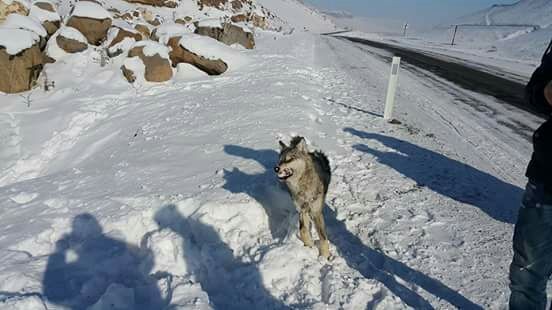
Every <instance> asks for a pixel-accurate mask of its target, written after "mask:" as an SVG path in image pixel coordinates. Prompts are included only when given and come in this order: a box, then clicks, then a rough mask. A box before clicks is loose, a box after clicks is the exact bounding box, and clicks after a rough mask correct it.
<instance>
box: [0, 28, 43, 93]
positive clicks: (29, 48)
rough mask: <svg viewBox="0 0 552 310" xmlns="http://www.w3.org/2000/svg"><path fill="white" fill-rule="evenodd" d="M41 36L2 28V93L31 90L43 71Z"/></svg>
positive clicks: (22, 30) (0, 49)
mask: <svg viewBox="0 0 552 310" xmlns="http://www.w3.org/2000/svg"><path fill="white" fill-rule="evenodd" d="M42 64H43V57H42V52H41V50H40V36H39V35H38V34H36V33H35V32H32V31H29V30H24V29H13V28H0V91H2V92H5V93H17V92H22V91H26V90H29V89H31V87H32V86H33V83H34V82H35V81H36V79H37V78H38V75H39V74H40V71H41V70H42Z"/></svg>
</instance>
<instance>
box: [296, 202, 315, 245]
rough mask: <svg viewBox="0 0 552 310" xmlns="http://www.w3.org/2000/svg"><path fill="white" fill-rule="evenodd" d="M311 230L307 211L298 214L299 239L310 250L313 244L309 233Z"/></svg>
mask: <svg viewBox="0 0 552 310" xmlns="http://www.w3.org/2000/svg"><path fill="white" fill-rule="evenodd" d="M310 228H311V219H310V215H309V212H308V211H301V212H300V213H299V237H300V238H301V241H303V244H305V246H307V247H309V248H312V247H313V246H314V242H312V237H311V233H310V230H311V229H310Z"/></svg>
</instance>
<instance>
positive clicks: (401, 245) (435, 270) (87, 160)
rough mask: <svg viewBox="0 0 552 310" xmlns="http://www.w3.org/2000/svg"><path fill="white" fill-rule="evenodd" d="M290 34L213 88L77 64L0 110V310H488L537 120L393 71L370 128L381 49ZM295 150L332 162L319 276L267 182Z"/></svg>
mask: <svg viewBox="0 0 552 310" xmlns="http://www.w3.org/2000/svg"><path fill="white" fill-rule="evenodd" d="M286 1H288V0H286ZM286 1H282V3H283V4H274V3H276V1H274V2H273V7H272V8H270V7H269V9H275V10H278V9H280V10H281V11H280V14H279V16H281V17H282V16H285V15H286V14H290V13H289V11H286V10H288V9H289V7H290V6H291V7H292V8H293V7H295V6H297V4H296V3H292V4H290V3H287V2H286ZM267 6H268V5H267ZM286 12H287V13H286ZM293 12H294V13H296V11H294V10H293ZM309 14H310V13H309ZM313 14H314V13H313ZM309 16H313V15H309ZM307 22H308V20H307ZM313 23H314V22H313ZM317 23H318V26H316V25H315V24H312V26H311V27H310V28H309V30H312V31H317V30H319V31H323V30H324V29H323V28H325V27H326V26H324V25H325V21H323V20H322V21H321V20H319V21H318V22H317ZM292 25H293V24H292ZM300 26H301V25H300V24H297V25H295V27H297V29H296V31H295V32H294V33H293V35H283V34H281V33H275V32H268V31H257V32H256V36H257V37H256V39H257V48H256V49H255V50H244V49H235V50H233V52H234V53H235V57H236V59H240V62H239V65H238V66H232V67H231V68H230V70H229V71H228V72H226V73H225V74H224V75H221V76H218V77H208V76H205V75H197V74H194V75H189V74H180V75H179V76H178V77H177V78H175V79H173V80H171V81H170V82H166V83H161V84H148V83H147V82H143V83H142V84H140V85H135V86H132V85H131V84H129V83H128V82H126V80H124V78H123V77H122V76H121V73H120V71H119V69H118V68H119V66H120V64H118V63H111V64H108V65H107V66H105V67H100V65H99V63H98V62H97V61H95V59H96V60H97V59H98V58H99V55H96V54H95V53H97V52H95V51H94V50H93V49H90V50H89V51H87V52H86V53H87V54H84V53H81V54H75V55H72V56H69V58H64V60H63V61H58V62H57V63H56V64H54V65H52V66H48V67H47V69H46V70H47V74H48V77H49V79H51V80H53V81H55V88H54V89H53V90H51V91H49V92H44V91H43V90H40V89H35V90H33V91H30V92H27V93H23V94H19V95H0V96H1V97H0V101H1V105H0V309H30V310H34V309H93V310H97V309H163V308H166V309H211V308H213V309H285V308H294V309H406V308H415V309H431V308H437V309H451V308H460V309H481V308H484V309H502V308H504V306H505V305H506V303H507V298H508V293H509V292H508V280H507V273H508V265H509V262H510V259H511V237H512V224H513V223H514V222H515V218H516V213H517V208H518V201H519V198H520V195H521V192H522V187H523V185H524V182H525V178H524V177H523V173H524V168H525V165H526V163H527V161H528V159H529V156H530V151H531V149H530V143H529V140H528V135H529V136H530V132H531V130H532V129H533V128H535V127H536V126H537V124H538V123H539V119H537V118H536V117H534V116H532V115H529V114H527V113H525V112H520V111H517V110H516V109H514V108H511V107H509V106H505V105H503V104H501V103H499V102H496V101H495V100H494V99H492V98H488V97H485V96H480V95H477V94H474V93H472V92H469V91H466V90H462V89H460V88H459V87H457V86H454V85H452V84H450V83H447V82H446V81H442V80H440V79H439V78H437V77H435V76H432V75H431V74H430V73H427V72H424V71H423V70H419V69H415V68H408V67H407V68H405V70H403V72H402V73H401V77H400V88H399V93H398V98H397V102H398V106H397V114H396V118H397V119H399V120H400V121H401V122H402V124H400V125H392V124H388V123H385V122H383V120H382V117H381V114H382V112H383V101H384V94H385V90H386V86H387V78H388V73H389V65H388V64H387V63H386V62H385V61H383V60H382V58H381V57H379V56H378V53H384V52H381V51H376V50H372V49H370V48H366V47H361V46H358V45H355V44H353V43H350V42H347V41H344V40H340V39H337V38H332V37H322V36H318V35H316V34H313V33H311V32H303V31H302V30H303V29H301V27H300ZM69 73H70V74H69ZM491 115H492V116H493V117H490V116H491ZM520 125H523V126H525V127H523V126H520ZM519 127H522V128H524V129H523V130H517V129H516V128H519ZM293 135H302V136H305V137H306V138H307V139H308V141H309V144H310V147H311V148H312V149H316V148H319V149H321V150H323V151H324V152H326V153H327V154H328V157H329V158H330V161H331V165H332V171H333V178H332V184H331V187H330V192H329V194H328V201H327V204H328V207H327V208H326V211H327V212H326V214H325V217H326V223H327V226H328V234H329V238H330V241H331V249H330V250H331V253H332V258H331V260H330V261H325V260H323V259H319V258H318V257H317V253H318V251H317V250H316V249H309V248H305V247H303V245H302V243H301V242H300V241H299V239H298V238H297V236H296V234H297V226H298V221H297V216H296V212H295V210H294V209H293V207H292V203H291V201H290V199H289V197H288V194H287V193H286V191H285V190H284V189H283V188H282V186H281V184H279V182H278V181H277V178H276V176H275V174H274V173H273V166H274V165H275V163H276V161H277V154H278V153H277V150H278V140H279V139H283V140H288V139H289V138H290V137H292V136H293Z"/></svg>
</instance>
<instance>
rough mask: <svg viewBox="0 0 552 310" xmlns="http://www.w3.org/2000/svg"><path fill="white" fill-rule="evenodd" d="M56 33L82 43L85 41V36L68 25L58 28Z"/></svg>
mask: <svg viewBox="0 0 552 310" xmlns="http://www.w3.org/2000/svg"><path fill="white" fill-rule="evenodd" d="M58 35H61V36H63V37H65V38H67V39H72V40H75V41H79V42H82V43H87V41H86V37H85V36H84V35H83V34H82V33H81V32H80V31H78V30H77V29H75V28H73V27H69V26H63V27H61V28H60V29H59V33H58Z"/></svg>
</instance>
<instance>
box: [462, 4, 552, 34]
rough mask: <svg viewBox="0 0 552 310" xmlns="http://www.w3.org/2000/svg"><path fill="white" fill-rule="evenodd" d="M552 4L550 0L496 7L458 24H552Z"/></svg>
mask: <svg viewBox="0 0 552 310" xmlns="http://www.w3.org/2000/svg"><path fill="white" fill-rule="evenodd" d="M550 16H552V3H550V1H548V0H521V1H519V2H517V3H514V4H511V5H494V6H492V7H490V8H488V9H485V10H482V11H480V12H477V13H474V14H470V15H468V16H464V17H461V18H459V19H458V21H457V22H458V23H469V24H480V25H512V24H517V25H520V24H526V25H539V26H541V27H543V28H546V27H548V26H549V25H550V24H552V21H551V20H550Z"/></svg>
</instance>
